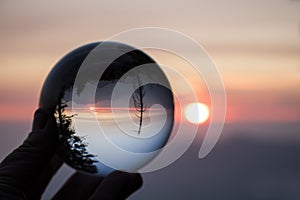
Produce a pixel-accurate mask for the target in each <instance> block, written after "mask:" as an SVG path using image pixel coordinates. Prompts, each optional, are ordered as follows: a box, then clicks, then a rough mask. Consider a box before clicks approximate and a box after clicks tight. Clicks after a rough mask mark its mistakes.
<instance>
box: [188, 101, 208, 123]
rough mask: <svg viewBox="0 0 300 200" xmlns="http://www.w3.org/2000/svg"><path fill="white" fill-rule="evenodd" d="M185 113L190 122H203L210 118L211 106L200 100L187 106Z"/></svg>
mask: <svg viewBox="0 0 300 200" xmlns="http://www.w3.org/2000/svg"><path fill="white" fill-rule="evenodd" d="M184 115H185V118H186V119H187V120H188V121H189V122H191V123H193V124H201V123H204V122H205V121H206V120H207V119H208V118H209V108H208V106H207V105H206V104H203V103H200V102H195V103H191V104H189V105H187V106H186V107H185V110H184Z"/></svg>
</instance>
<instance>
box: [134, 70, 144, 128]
mask: <svg viewBox="0 0 300 200" xmlns="http://www.w3.org/2000/svg"><path fill="white" fill-rule="evenodd" d="M137 80H138V89H137V90H135V92H134V93H133V96H132V98H133V103H134V107H135V109H136V110H137V111H138V112H137V113H136V116H137V117H138V118H139V129H138V131H137V132H138V134H141V129H142V125H143V115H144V112H145V111H146V106H145V104H144V96H145V89H144V86H143V85H142V83H141V79H140V77H139V76H138V75H137Z"/></svg>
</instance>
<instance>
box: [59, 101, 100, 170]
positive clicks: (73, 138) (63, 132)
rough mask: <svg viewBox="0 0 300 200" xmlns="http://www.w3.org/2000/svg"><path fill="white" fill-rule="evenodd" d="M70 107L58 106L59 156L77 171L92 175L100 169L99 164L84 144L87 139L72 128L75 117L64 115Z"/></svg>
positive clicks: (62, 104)
mask: <svg viewBox="0 0 300 200" xmlns="http://www.w3.org/2000/svg"><path fill="white" fill-rule="evenodd" d="M67 106H68V105H67V104H66V103H63V102H60V103H59V104H58V105H57V108H56V112H55V115H56V117H57V119H58V120H59V123H58V124H59V127H58V128H59V143H60V145H59V154H60V155H61V156H62V157H63V159H64V160H65V162H66V163H68V164H69V165H70V166H72V167H74V168H75V169H78V170H82V171H85V172H90V173H97V172H98V169H97V167H96V165H95V163H96V162H98V161H97V160H96V159H95V155H93V154H90V153H88V151H87V149H86V146H87V144H86V143H85V142H84V140H85V138H84V137H80V136H77V135H75V130H74V129H73V128H72V118H73V117H74V116H75V115H67V114H65V113H64V111H65V108H66V107H67Z"/></svg>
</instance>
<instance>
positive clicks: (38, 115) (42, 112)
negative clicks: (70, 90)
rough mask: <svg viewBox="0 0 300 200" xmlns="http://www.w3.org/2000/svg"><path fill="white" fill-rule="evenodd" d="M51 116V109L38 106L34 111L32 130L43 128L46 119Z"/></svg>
mask: <svg viewBox="0 0 300 200" xmlns="http://www.w3.org/2000/svg"><path fill="white" fill-rule="evenodd" d="M50 117H51V111H50V110H49V109H43V108H39V109H37V110H36V111H35V113H34V120H33V125H32V130H39V129H43V128H44V127H45V126H46V124H47V121H48V119H49V118H50Z"/></svg>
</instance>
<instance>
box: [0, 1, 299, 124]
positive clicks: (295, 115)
mask: <svg viewBox="0 0 300 200" xmlns="http://www.w3.org/2000/svg"><path fill="white" fill-rule="evenodd" d="M299 10H300V2H299V1H289V0H253V1H247V2H246V1H238V0H229V1H226V3H225V1H208V0H205V1H182V2H179V3H175V2H173V1H171V0H166V1H163V2H160V1H146V0H140V1H134V2H131V3H128V2H125V1H124V2H122V1H101V2H100V1H87V2H84V4H82V1H79V0H76V1H43V2H40V1H37V0H28V1H26V2H25V1H24V2H20V1H15V0H2V1H1V2H0V41H1V45H0V72H1V73H0V76H1V79H0V120H31V118H32V114H33V112H34V110H35V109H36V107H37V103H38V97H39V92H40V89H41V86H42V83H43V81H44V79H45V77H46V76H47V74H48V72H49V71H50V70H51V68H52V67H53V65H54V64H55V63H56V62H57V61H58V60H59V59H60V58H61V57H62V56H63V55H65V54H66V53H67V52H69V51H70V50H72V49H74V48H76V47H78V46H80V45H82V44H84V43H88V42H92V41H99V40H102V39H106V38H107V37H110V36H111V35H114V34H117V33H119V32H120V31H124V30H127V29H131V28H137V27H145V26H158V27H165V28H171V29H175V30H178V31H181V32H183V33H185V34H187V35H189V36H191V37H192V38H194V39H195V40H196V41H198V42H199V43H200V44H202V45H203V46H204V47H205V48H206V50H207V51H208V53H209V54H210V56H211V58H212V59H213V61H214V62H215V63H216V65H217V66H218V68H219V70H220V72H221V75H222V77H223V79H224V84H225V87H226V92H227V96H228V113H227V116H228V117H227V122H280V121H300V91H299V88H300V59H299V56H300V30H299V29H300V28H299V27H300V25H299V23H300V12H299ZM174 42H175V43H176V41H174ZM178 45H179V44H178ZM189 53H191V54H193V52H189ZM154 54H155V55H157V53H154ZM158 56H160V58H161V59H170V57H168V56H167V55H163V54H161V55H159V53H158ZM194 56H197V55H194ZM190 78H191V82H193V81H194V80H193V79H192V77H190ZM201 86H202V85H201ZM203 87H204V89H203V90H201V88H200V89H199V90H198V93H199V94H198V96H199V98H200V100H201V101H204V102H209V99H208V96H207V91H206V90H205V86H203Z"/></svg>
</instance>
